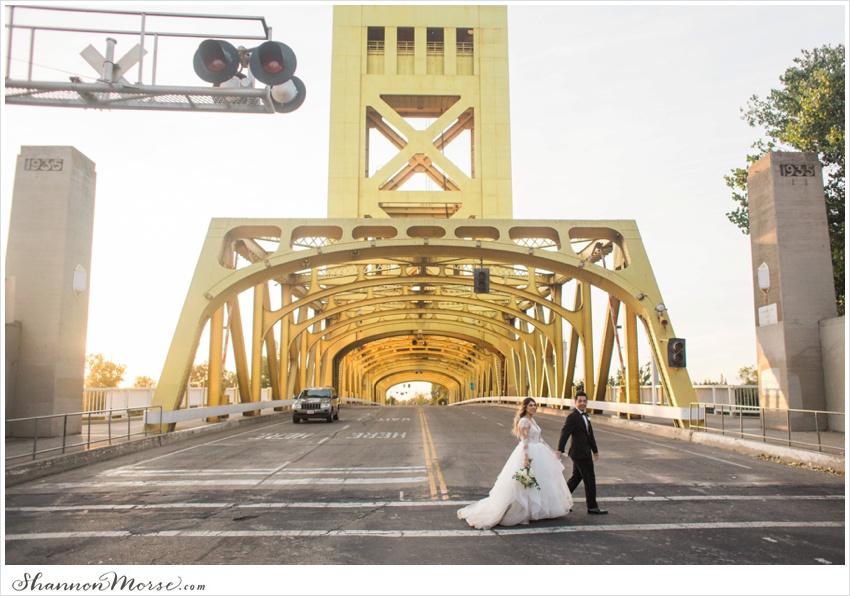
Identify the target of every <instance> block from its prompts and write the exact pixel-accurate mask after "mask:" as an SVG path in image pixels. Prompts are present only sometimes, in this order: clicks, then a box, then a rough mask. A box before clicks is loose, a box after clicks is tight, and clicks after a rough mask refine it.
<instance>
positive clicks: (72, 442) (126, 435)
mask: <svg viewBox="0 0 850 596" xmlns="http://www.w3.org/2000/svg"><path fill="white" fill-rule="evenodd" d="M153 411H156V412H158V413H161V411H162V407H161V406H144V407H129V408H124V409H121V410H89V411H86V412H71V413H68V414H51V415H47V416H30V417H27V418H10V419H8V420H6V421H5V424H6V437H11V436H15V437H16V438H23V439H27V438H29V437H30V436H31V437H32V449H31V450H29V451H28V452H27V453H20V452H18V453H16V454H12V455H8V452H7V455H6V457H5V458H4V459H5V461H9V460H13V459H20V458H24V457H28V458H31V459H36V457H38V456H39V455H44V454H46V453H57V452H58V453H62V454H64V453H66V452H67V451H68V450H71V449H75V448H76V449H80V448H82V449H85V450H89V449H91V448H92V447H94V446H97V445H100V444H102V443H106V444H108V445H111V444H112V443H113V441H119V440H121V441H124V440H129V439H131V438H132V437H138V436H145V437H146V436H148V435H149V434H151V432H149V431H148V429H147V427H146V425H138V424H131V422H132V421H133V419H134V418H135V419H145V418H147V417H148V416H149V415H150V413H151V412H153ZM116 416H121V417H122V418H124V419H126V423H125V422H124V421H122V422H113V418H115V417H116ZM103 420H105V421H106V422H105V424H104V423H103V422H101V421H103ZM69 422H70V425H69ZM60 423H61V425H62V431H61V433H56V432H53V431H52V430H49V429H51V427H52V426H54V425H58V424H60ZM78 423H79V429H80V430H77V428H78ZM39 425H41V432H39ZM93 425H94V426H95V428H94V431H93ZM104 426H105V427H106V430H105V431H104V429H103V427H104ZM13 429H14V430H13ZM39 439H40V440H41V441H39ZM40 442H41V448H39V443H40ZM45 445H46V446H45Z"/></svg>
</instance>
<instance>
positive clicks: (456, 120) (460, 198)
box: [328, 6, 513, 219]
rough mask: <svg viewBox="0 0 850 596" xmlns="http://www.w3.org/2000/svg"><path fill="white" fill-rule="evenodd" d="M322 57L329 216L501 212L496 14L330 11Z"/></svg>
mask: <svg viewBox="0 0 850 596" xmlns="http://www.w3.org/2000/svg"><path fill="white" fill-rule="evenodd" d="M333 55H334V61H333V66H332V73H331V90H332V91H331V93H332V95H331V133H330V169H329V174H328V183H329V184H328V188H329V193H328V215H329V216H330V217H374V218H378V217H436V218H447V217H457V218H463V219H466V218H479V219H480V218H494V219H505V218H510V217H511V216H512V215H513V213H512V203H511V152H510V147H511V139H510V105H509V101H508V99H509V92H508V44H507V12H506V11H505V9H504V7H498V6H451V7H450V6H338V7H336V8H335V13H334V37H333ZM458 146H459V147H458ZM453 149H455V150H454V151H452V150H453ZM417 178H421V179H422V180H417ZM417 182H418V183H419V184H418V186H417V184H416V183H417ZM410 188H415V190H409V189H410ZM355 198H356V200H355Z"/></svg>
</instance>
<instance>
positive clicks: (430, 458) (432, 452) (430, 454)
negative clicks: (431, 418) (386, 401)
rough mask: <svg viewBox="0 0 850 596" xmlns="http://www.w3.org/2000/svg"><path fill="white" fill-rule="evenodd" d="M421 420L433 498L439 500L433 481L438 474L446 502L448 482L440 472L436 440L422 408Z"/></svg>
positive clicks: (420, 410)
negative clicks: (434, 475)
mask: <svg viewBox="0 0 850 596" xmlns="http://www.w3.org/2000/svg"><path fill="white" fill-rule="evenodd" d="M419 418H420V420H421V422H422V436H423V439H424V441H425V463H426V465H427V467H428V479H429V480H430V481H431V498H432V499H436V498H437V490H436V486H435V484H434V480H433V474H436V476H437V482H439V484H440V493H442V495H443V500H444V501H446V500H448V498H449V491H448V489H447V488H446V481H445V480H444V479H443V472H442V471H441V470H440V464H439V462H438V461H437V450H436V449H435V448H434V439H433V438H432V437H431V429H430V428H429V426H428V418H427V417H426V416H425V410H424V408H421V407H420V409H419ZM432 467H433V470H434V471H433V473H432V471H431V469H432Z"/></svg>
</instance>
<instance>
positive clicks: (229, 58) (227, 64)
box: [192, 39, 240, 85]
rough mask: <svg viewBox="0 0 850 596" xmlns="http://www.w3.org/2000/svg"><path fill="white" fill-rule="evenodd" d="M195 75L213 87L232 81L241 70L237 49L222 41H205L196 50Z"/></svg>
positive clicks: (193, 62)
mask: <svg viewBox="0 0 850 596" xmlns="http://www.w3.org/2000/svg"><path fill="white" fill-rule="evenodd" d="M192 66H194V67H195V74H197V75H198V76H199V77H201V79H203V80H204V81H206V82H208V83H212V84H213V85H218V84H220V83H223V82H225V81H227V80H229V79H231V78H232V77H233V76H234V75H236V73H237V72H238V70H239V66H240V58H239V52H238V50H237V49H236V47H235V46H234V45H233V44H231V43H228V42H226V41H224V40H221V39H205V40H204V41H202V42H201V45H199V46H198V49H197V50H195V57H194V59H193V61H192Z"/></svg>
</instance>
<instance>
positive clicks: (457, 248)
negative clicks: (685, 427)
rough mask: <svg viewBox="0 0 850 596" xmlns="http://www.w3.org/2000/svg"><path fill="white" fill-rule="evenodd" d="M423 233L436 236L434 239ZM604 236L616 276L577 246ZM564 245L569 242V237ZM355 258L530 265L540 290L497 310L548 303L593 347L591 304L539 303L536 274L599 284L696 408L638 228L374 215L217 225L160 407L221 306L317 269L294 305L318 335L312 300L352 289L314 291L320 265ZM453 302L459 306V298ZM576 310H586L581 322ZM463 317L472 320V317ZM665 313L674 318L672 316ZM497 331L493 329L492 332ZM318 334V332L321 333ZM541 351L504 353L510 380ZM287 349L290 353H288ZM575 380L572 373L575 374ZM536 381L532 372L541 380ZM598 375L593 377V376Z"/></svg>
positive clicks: (173, 401)
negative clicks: (240, 262) (235, 255)
mask: <svg viewBox="0 0 850 596" xmlns="http://www.w3.org/2000/svg"><path fill="white" fill-rule="evenodd" d="M363 229H368V230H370V232H374V231H376V230H383V232H381V233H386V234H387V235H389V234H388V230H389V231H391V233H392V234H391V237H390V238H377V237H376V238H369V237H368V236H366V237H365V238H364V237H363V236H361V235H360V234H362V232H360V231H358V230H363ZM322 230H333V235H334V238H333V242H331V243H326V244H323V245H318V246H317V247H316V248H313V249H309V250H294V249H292V248H290V246H294V245H296V244H297V243H298V242H299V239H300V238H302V237H305V236H306V235H308V234H313V235H314V236H318V233H317V231H322ZM270 231H274V232H276V234H274V236H275V237H276V238H280V239H281V242H280V245H279V246H278V248H277V249H276V250H274V251H273V252H269V253H268V254H267V255H266V258H264V259H262V260H260V261H256V262H254V263H252V264H250V265H247V266H244V267H242V268H240V269H233V268H232V267H228V266H226V263H228V262H229V259H230V257H229V256H228V250H229V247H230V246H231V243H232V242H233V240H234V239H235V238H238V237H247V236H250V235H251V234H252V233H254V234H258V235H261V236H262V237H264V238H268V237H270V236H271V235H272V234H270V233H269V232H270ZM479 232H480V235H481V236H482V237H485V238H487V240H486V241H481V240H480V239H476V238H475V236H476V235H477V234H478V233H479ZM423 233H424V234H428V235H427V236H425V235H423ZM377 235H378V234H376V236H377ZM594 235H596V236H598V237H599V238H603V239H608V240H609V241H613V242H614V243H615V244H616V246H617V250H619V251H620V252H621V254H622V262H623V267H622V268H621V269H617V270H609V269H606V268H604V267H601V266H599V265H597V264H594V263H592V262H590V261H588V260H586V259H582V258H581V257H580V256H579V253H580V252H581V251H583V250H584V249H585V248H586V247H584V248H581V249H580V250H579V251H574V250H573V249H572V246H573V244H576V242H577V241H579V240H580V241H582V242H584V241H585V240H587V241H588V242H590V241H592V238H593V236H594ZM494 237H495V239H494ZM535 237H537V238H539V237H545V238H548V240H547V242H550V243H555V244H556V245H557V248H558V250H556V251H553V250H540V249H537V248H535V247H534V246H529V244H533V243H534V242H536V241H535V240H534V238H535ZM588 237H589V239H588ZM563 239H566V241H564V240H563ZM353 258H354V259H358V262H359V263H360V265H362V264H363V263H371V262H381V261H388V260H392V259H399V258H411V259H412V258H420V259H421V258H428V259H453V260H455V261H456V262H457V263H461V264H462V263H466V264H467V265H473V266H474V265H477V264H479V262H480V261H485V262H487V263H494V264H495V263H501V264H504V265H505V266H507V267H509V268H516V267H521V268H526V269H528V270H529V271H530V275H529V279H528V284H529V287H530V288H531V292H528V293H526V294H522V292H518V293H516V294H512V296H514V298H513V299H512V300H510V301H509V302H508V304H511V303H512V305H511V307H510V308H507V307H505V306H500V307H499V308H498V309H496V310H500V312H503V313H505V312H507V311H510V314H511V316H516V315H518V312H517V310H516V305H517V299H518V298H529V303H540V304H542V305H544V306H545V308H547V309H550V310H552V311H553V312H555V311H557V312H555V314H554V315H553V323H554V322H556V321H561V320H569V321H571V322H572V323H573V328H576V327H578V328H579V330H580V332H581V333H580V335H582V336H583V337H584V338H585V341H587V340H586V338H587V337H592V333H591V330H590V325H591V323H590V322H588V321H585V317H587V314H588V313H587V312H585V307H584V306H583V305H580V306H579V307H578V308H574V309H572V310H570V309H566V308H564V307H561V306H560V305H555V304H553V303H547V302H545V301H542V300H538V299H537V296H535V295H534V292H535V291H536V289H537V284H538V281H537V280H538V275H536V274H535V273H534V272H535V271H536V270H539V271H546V272H550V276H551V278H559V279H576V280H579V281H581V285H582V287H585V286H586V287H587V288H589V287H590V285H593V286H595V287H597V288H600V289H602V290H603V291H606V292H608V293H610V294H611V295H612V296H614V297H616V298H617V299H618V300H620V301H621V302H623V303H624V304H626V306H627V307H628V308H630V309H631V311H632V312H635V313H636V315H637V316H638V317H639V318H640V320H641V321H642V323H643V324H644V325H645V328H646V330H647V335H648V337H649V339H650V344H651V346H652V349H653V351H654V353H655V356H656V359H657V361H658V362H659V363H661V365H662V366H661V367H660V368H661V376H662V381H663V384H664V385H665V388H666V389H667V391H668V394H669V395H670V397H671V403H674V404H675V403H688V402H689V401H691V396H692V392H693V390H692V387H690V381H689V379H688V377H687V371H686V370H684V369H674V370H667V368H666V365H665V361H666V345H664V344H665V340H666V338H667V337H671V336H673V333H674V332H673V327H672V322H669V323H668V325H667V326H666V327H665V326H662V325H661V324H660V320H659V317H658V316H657V315H656V313H655V311H654V305H655V304H657V303H660V302H663V301H662V300H661V295H660V292H659V290H658V288H657V285H656V283H655V280H654V276H653V275H652V272H651V269H650V268H649V263H648V260H647V259H646V255H645V252H644V249H643V245H642V242H641V240H640V236H639V233H638V232H637V228H636V226H635V225H634V223H633V222H630V221H606V222H587V221H579V222H569V221H555V222H553V221H538V220H531V221H514V220H458V221H453V220H446V221H440V222H434V221H433V220H405V221H404V222H398V223H396V222H390V223H389V224H385V223H382V224H381V226H380V228H377V227H375V222H374V221H372V220H369V219H358V220H321V221H311V220H295V221H293V220H277V219H273V220H241V219H235V220H213V222H212V224H211V226H210V233H209V235H208V237H207V240H206V241H205V243H204V248H203V249H202V254H201V257H200V259H199V263H198V267H197V269H196V273H195V276H194V278H193V280H192V284H191V285H190V289H189V293H188V295H187V299H186V303H185V304H184V308H183V313H182V314H181V318H180V321H179V322H178V329H177V331H176V333H175V337H174V340H173V341H172V346H171V348H170V350H169V356H168V358H167V360H166V365H165V367H164V369H163V374H162V376H161V379H160V384H159V385H158V387H157V393H156V397H155V403H157V405H162V406H163V407H164V408H165V409H174V408H176V407H178V405H179V402H180V396H182V388H183V387H184V386H185V378H187V376H188V370H189V368H190V367H191V363H192V361H193V359H194V353H195V351H196V349H197V345H198V341H199V339H200V335H201V333H202V331H203V328H204V326H205V324H206V322H207V320H208V319H209V317H210V316H211V315H212V313H213V312H214V311H215V309H216V308H219V307H220V306H221V305H222V304H224V303H225V302H227V301H228V300H231V299H233V298H235V297H236V296H238V294H240V293H241V292H244V291H246V290H247V289H250V288H252V287H254V286H259V285H262V284H264V283H266V282H268V281H270V280H283V281H286V280H288V279H290V276H293V275H296V274H298V272H301V271H307V270H309V275H310V279H311V285H310V288H307V292H306V295H307V296H308V298H305V299H304V300H297V301H295V303H294V304H295V308H299V309H301V311H302V313H304V314H303V316H302V317H300V318H299V322H298V323H294V325H297V326H299V328H301V329H309V327H310V324H308V322H307V321H308V318H307V314H306V311H304V310H303V307H304V304H302V303H303V302H304V301H305V300H308V301H309V303H312V304H314V305H315V306H317V307H319V308H325V306H324V304H326V302H324V303H323V302H322V300H317V299H316V298H317V296H324V295H325V294H327V295H328V297H329V298H331V297H333V298H334V300H336V297H335V295H334V290H335V291H336V294H339V293H342V292H345V285H344V284H342V285H340V286H339V287H336V288H331V289H328V288H325V289H323V290H317V291H316V292H314V293H312V295H311V292H313V289H314V288H316V287H318V284H319V283H320V281H319V280H320V279H321V277H320V276H319V275H318V272H319V270H320V268H322V267H334V266H337V265H344V264H345V263H349V262H350V261H351V259H353ZM425 266H427V264H426V265H425ZM356 270H357V269H356V268H355V271H356ZM363 271H364V269H363V268H362V267H361V268H360V274H359V275H361V278H362V277H363V273H362V272H363ZM466 273H467V271H466V270H464V271H461V275H459V276H457V277H460V278H463V279H464V281H466V279H467V275H466ZM469 273H471V271H469ZM302 277H303V276H302ZM543 279H545V277H544V278H543ZM323 281H327V280H323ZM382 281H383V282H384V283H385V285H396V286H398V285H399V284H401V285H409V283H410V282H413V283H420V284H428V283H434V282H435V281H436V280H435V279H433V278H431V277H429V276H421V277H417V276H412V277H407V278H401V277H399V278H397V279H385V280H382ZM446 283H448V281H446ZM467 283H468V282H467ZM363 286H364V287H363V288H360V289H361V290H366V291H374V290H375V288H376V284H370V283H368V282H366V280H364V283H363ZM499 290H500V291H501V292H503V293H506V292H509V291H510V290H511V289H510V288H499ZM550 291H551V290H550ZM322 293H325V294H322ZM538 293H539V292H538ZM582 293H584V292H582ZM440 298H441V299H442V298H444V297H440ZM445 301H446V302H449V301H450V300H449V299H447V300H445ZM456 302H458V303H459V304H458V305H457V306H459V307H461V308H468V307H470V306H476V305H477V306H481V307H486V308H493V305H492V304H490V305H488V304H487V300H486V298H485V299H484V300H480V301H479V300H474V299H472V298H462V299H459V300H457V301H456ZM286 308H287V314H288V313H289V312H291V311H292V310H294V309H292V308H289V306H287V307H286ZM425 311H426V309H418V310H417V312H416V314H426V313H425ZM339 312H340V313H342V312H344V309H340V311H339ZM268 313H269V311H268V310H265V309H264V311H263V317H268V316H269V315H268ZM576 313H578V314H579V316H578V318H577V317H576ZM406 314H410V313H409V312H408V313H406ZM430 314H433V313H430ZM461 314H463V315H467V316H468V313H461ZM456 315H458V313H457V311H454V310H448V311H446V312H442V313H440V315H439V316H440V317H443V318H445V319H446V320H445V321H443V322H442V323H441V322H440V321H439V320H432V319H427V320H426V319H419V320H418V321H414V322H415V323H418V324H423V323H426V322H427V323H428V324H430V325H432V326H434V327H437V328H439V329H440V330H441V331H442V333H443V334H446V335H451V333H452V331H453V328H454V327H456V326H457V325H458V323H457V321H451V320H450V317H453V316H456ZM281 316H284V317H285V316H286V314H284V313H281ZM664 316H665V317H666V318H667V320H668V321H669V317H667V315H666V313H665V314H664ZM315 319H316V318H315V317H313V324H315ZM518 319H519V320H522V321H523V324H524V325H529V326H535V325H537V324H538V323H539V322H538V321H533V320H525V319H523V318H522V317H518ZM577 321H579V323H578V325H576V322H577ZM265 322H266V321H264V323H265ZM383 324H385V325H389V326H401V325H405V326H408V327H409V326H410V325H411V324H412V322H411V321H410V320H407V321H403V322H399V321H391V320H385V321H384V322H383ZM493 324H499V321H494V320H491V321H489V322H488V326H492V325H493ZM269 329H270V327H269V326H268V325H264V333H268V330H269ZM518 331H519V330H517V329H514V330H512V331H511V332H512V333H517V332H518ZM477 332H479V333H480V332H482V330H481V329H478V330H477ZM487 332H489V333H492V330H491V331H487ZM311 333H316V332H315V331H311ZM342 335H343V337H351V336H353V335H352V333H349V332H343V333H342ZM496 335H498V334H496ZM544 336H545V338H546V342H550V343H551V345H552V346H556V345H558V344H555V343H554V339H555V338H554V337H553V336H550V335H548V334H544ZM292 339H294V336H292V337H290V340H292ZM305 341H306V334H302V344H301V347H300V348H293V349H294V351H293V350H290V352H289V354H290V357H296V358H305V357H307V352H308V351H309V350H307V348H308V344H307V343H304V342H305ZM294 345H295V344H294V343H293V346H294ZM329 345H330V343H329ZM546 345H547V344H545V343H544V344H543V347H544V349H547V350H548V348H546ZM558 347H559V349H558V350H556V351H555V354H556V357H560V354H561V351H560V346H558ZM571 349H572V348H571ZM539 350H540V345H538V346H532V347H531V348H530V349H529V351H528V353H526V350H519V351H518V352H519V353H518V354H517V353H516V352H514V356H511V355H510V353H508V352H506V351H503V354H505V357H506V358H508V362H507V363H508V364H509V366H508V367H507V368H508V374H509V375H510V374H513V373H511V372H510V371H511V369H512V367H513V362H511V360H513V359H514V358H515V357H517V356H518V357H519V358H520V359H521V360H522V361H523V362H526V365H525V366H526V367H527V364H528V362H529V361H528V358H530V357H533V358H536V359H538V360H540V359H541V358H545V357H546V354H545V353H541V354H539V355H538V354H537V352H538V351H539ZM281 351H282V352H284V351H285V350H281ZM330 352H331V349H330V348H329V347H327V346H326V347H325V348H324V353H325V355H327V354H329V353H330ZM299 354H300V355H299ZM314 357H315V354H314ZM315 364H316V363H315V361H313V362H312V364H311V366H313V367H315ZM568 369H569V367H568ZM532 372H533V371H532ZM567 374H568V375H569V370H568V372H567ZM534 376H535V375H534V374H532V378H534ZM568 378H569V377H568ZM590 378H591V377H586V379H587V380H589V379H590ZM300 382H301V383H305V382H307V377H306V376H303V375H302V378H301V381H300Z"/></svg>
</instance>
